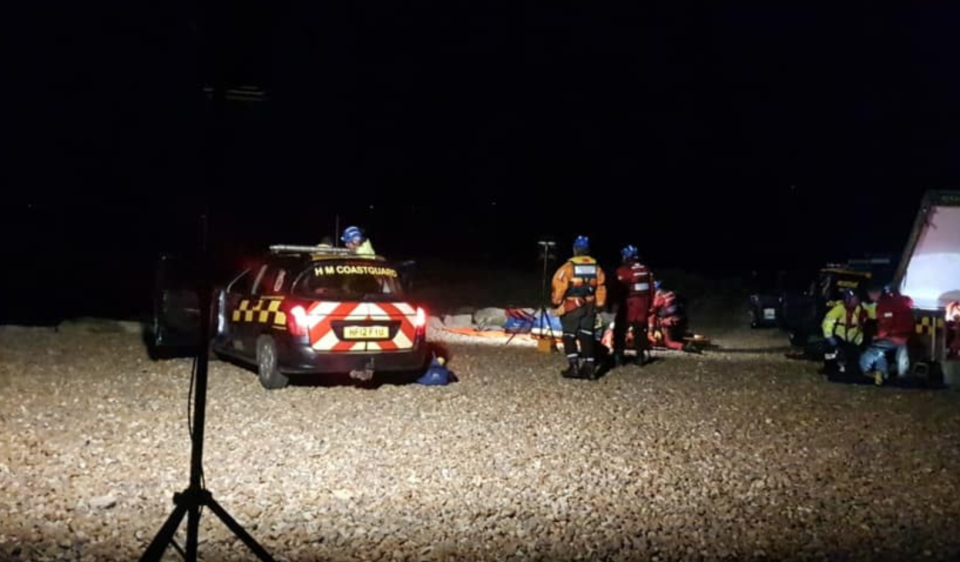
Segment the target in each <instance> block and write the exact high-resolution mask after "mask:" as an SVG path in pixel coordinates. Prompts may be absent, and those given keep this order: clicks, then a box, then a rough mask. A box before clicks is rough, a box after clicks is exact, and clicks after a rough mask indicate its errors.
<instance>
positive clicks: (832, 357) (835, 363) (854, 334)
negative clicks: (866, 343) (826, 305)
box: [821, 289, 868, 375]
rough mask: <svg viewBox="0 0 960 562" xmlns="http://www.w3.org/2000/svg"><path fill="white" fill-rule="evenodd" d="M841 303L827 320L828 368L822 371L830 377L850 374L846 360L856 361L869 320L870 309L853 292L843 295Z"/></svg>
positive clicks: (824, 355) (825, 347) (824, 322)
mask: <svg viewBox="0 0 960 562" xmlns="http://www.w3.org/2000/svg"><path fill="white" fill-rule="evenodd" d="M842 295H843V300H842V302H839V303H837V304H836V305H835V306H834V307H833V308H831V309H830V310H829V311H827V314H826V315H825V316H824V317H823V323H822V324H821V328H822V330H823V338H824V354H823V359H824V365H823V370H822V372H823V373H825V374H827V375H830V374H832V373H834V372H836V371H839V372H840V373H845V372H846V367H847V365H846V361H847V360H848V359H852V357H850V356H851V355H855V354H856V352H857V351H858V350H859V349H860V346H861V345H862V344H863V328H864V325H865V324H866V322H867V320H868V312H867V309H866V308H865V307H864V306H863V305H862V304H861V303H860V296H859V295H858V294H857V292H856V291H854V290H853V289H847V290H845V291H844V292H843V294H842Z"/></svg>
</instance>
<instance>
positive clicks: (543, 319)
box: [537, 240, 557, 351]
mask: <svg viewBox="0 0 960 562" xmlns="http://www.w3.org/2000/svg"><path fill="white" fill-rule="evenodd" d="M537 244H539V245H540V247H541V248H542V249H543V272H542V273H541V275H540V309H539V310H538V313H539V314H540V338H541V339H544V338H547V337H548V336H546V335H545V334H544V329H543V326H544V324H545V323H546V324H547V325H548V326H549V327H550V336H549V338H550V340H549V341H550V351H556V350H557V345H556V341H557V336H556V334H555V333H554V331H553V324H551V323H550V321H549V319H548V318H547V314H548V312H547V263H548V262H549V261H550V248H554V247H556V245H557V243H556V242H554V241H552V240H540V241H538V242H537Z"/></svg>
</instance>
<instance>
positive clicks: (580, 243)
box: [573, 235, 590, 250]
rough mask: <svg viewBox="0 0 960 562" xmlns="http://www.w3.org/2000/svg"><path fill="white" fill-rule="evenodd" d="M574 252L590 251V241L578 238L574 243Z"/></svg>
mask: <svg viewBox="0 0 960 562" xmlns="http://www.w3.org/2000/svg"><path fill="white" fill-rule="evenodd" d="M573 249H574V250H589V249H590V239H589V238H587V237H586V236H583V235H581V236H577V239H576V240H574V241H573Z"/></svg>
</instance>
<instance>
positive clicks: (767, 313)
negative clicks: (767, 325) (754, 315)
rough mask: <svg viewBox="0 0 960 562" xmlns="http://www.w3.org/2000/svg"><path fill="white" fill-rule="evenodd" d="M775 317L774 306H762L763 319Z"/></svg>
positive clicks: (775, 310)
mask: <svg viewBox="0 0 960 562" xmlns="http://www.w3.org/2000/svg"><path fill="white" fill-rule="evenodd" d="M776 317H777V309H775V308H764V309H763V319H764V320H773V319H775V318H776Z"/></svg>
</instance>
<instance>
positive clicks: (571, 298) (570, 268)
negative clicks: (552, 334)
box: [551, 236, 607, 380]
mask: <svg viewBox="0 0 960 562" xmlns="http://www.w3.org/2000/svg"><path fill="white" fill-rule="evenodd" d="M589 254H590V241H589V240H588V239H587V237H586V236H578V237H577V239H576V240H575V241H574V243H573V257H572V258H570V259H569V260H567V262H565V263H564V264H563V265H562V266H560V268H559V269H557V271H556V273H554V275H553V281H552V284H551V286H552V294H551V302H552V303H553V305H554V306H555V307H557V308H556V309H555V311H556V312H557V314H559V315H560V324H561V326H562V327H563V351H564V353H565V354H566V356H567V368H566V369H565V370H564V371H563V372H562V373H561V375H563V376H564V377H566V378H585V379H592V380H595V379H596V378H597V368H596V364H595V362H596V357H595V347H596V321H597V309H598V308H602V307H603V306H604V305H605V304H606V299H607V291H606V285H605V283H606V278H605V275H604V273H603V269H602V268H601V267H600V265H599V264H598V263H597V260H595V259H594V258H593V257H591V256H590V255H589ZM578 344H579V347H578Z"/></svg>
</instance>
